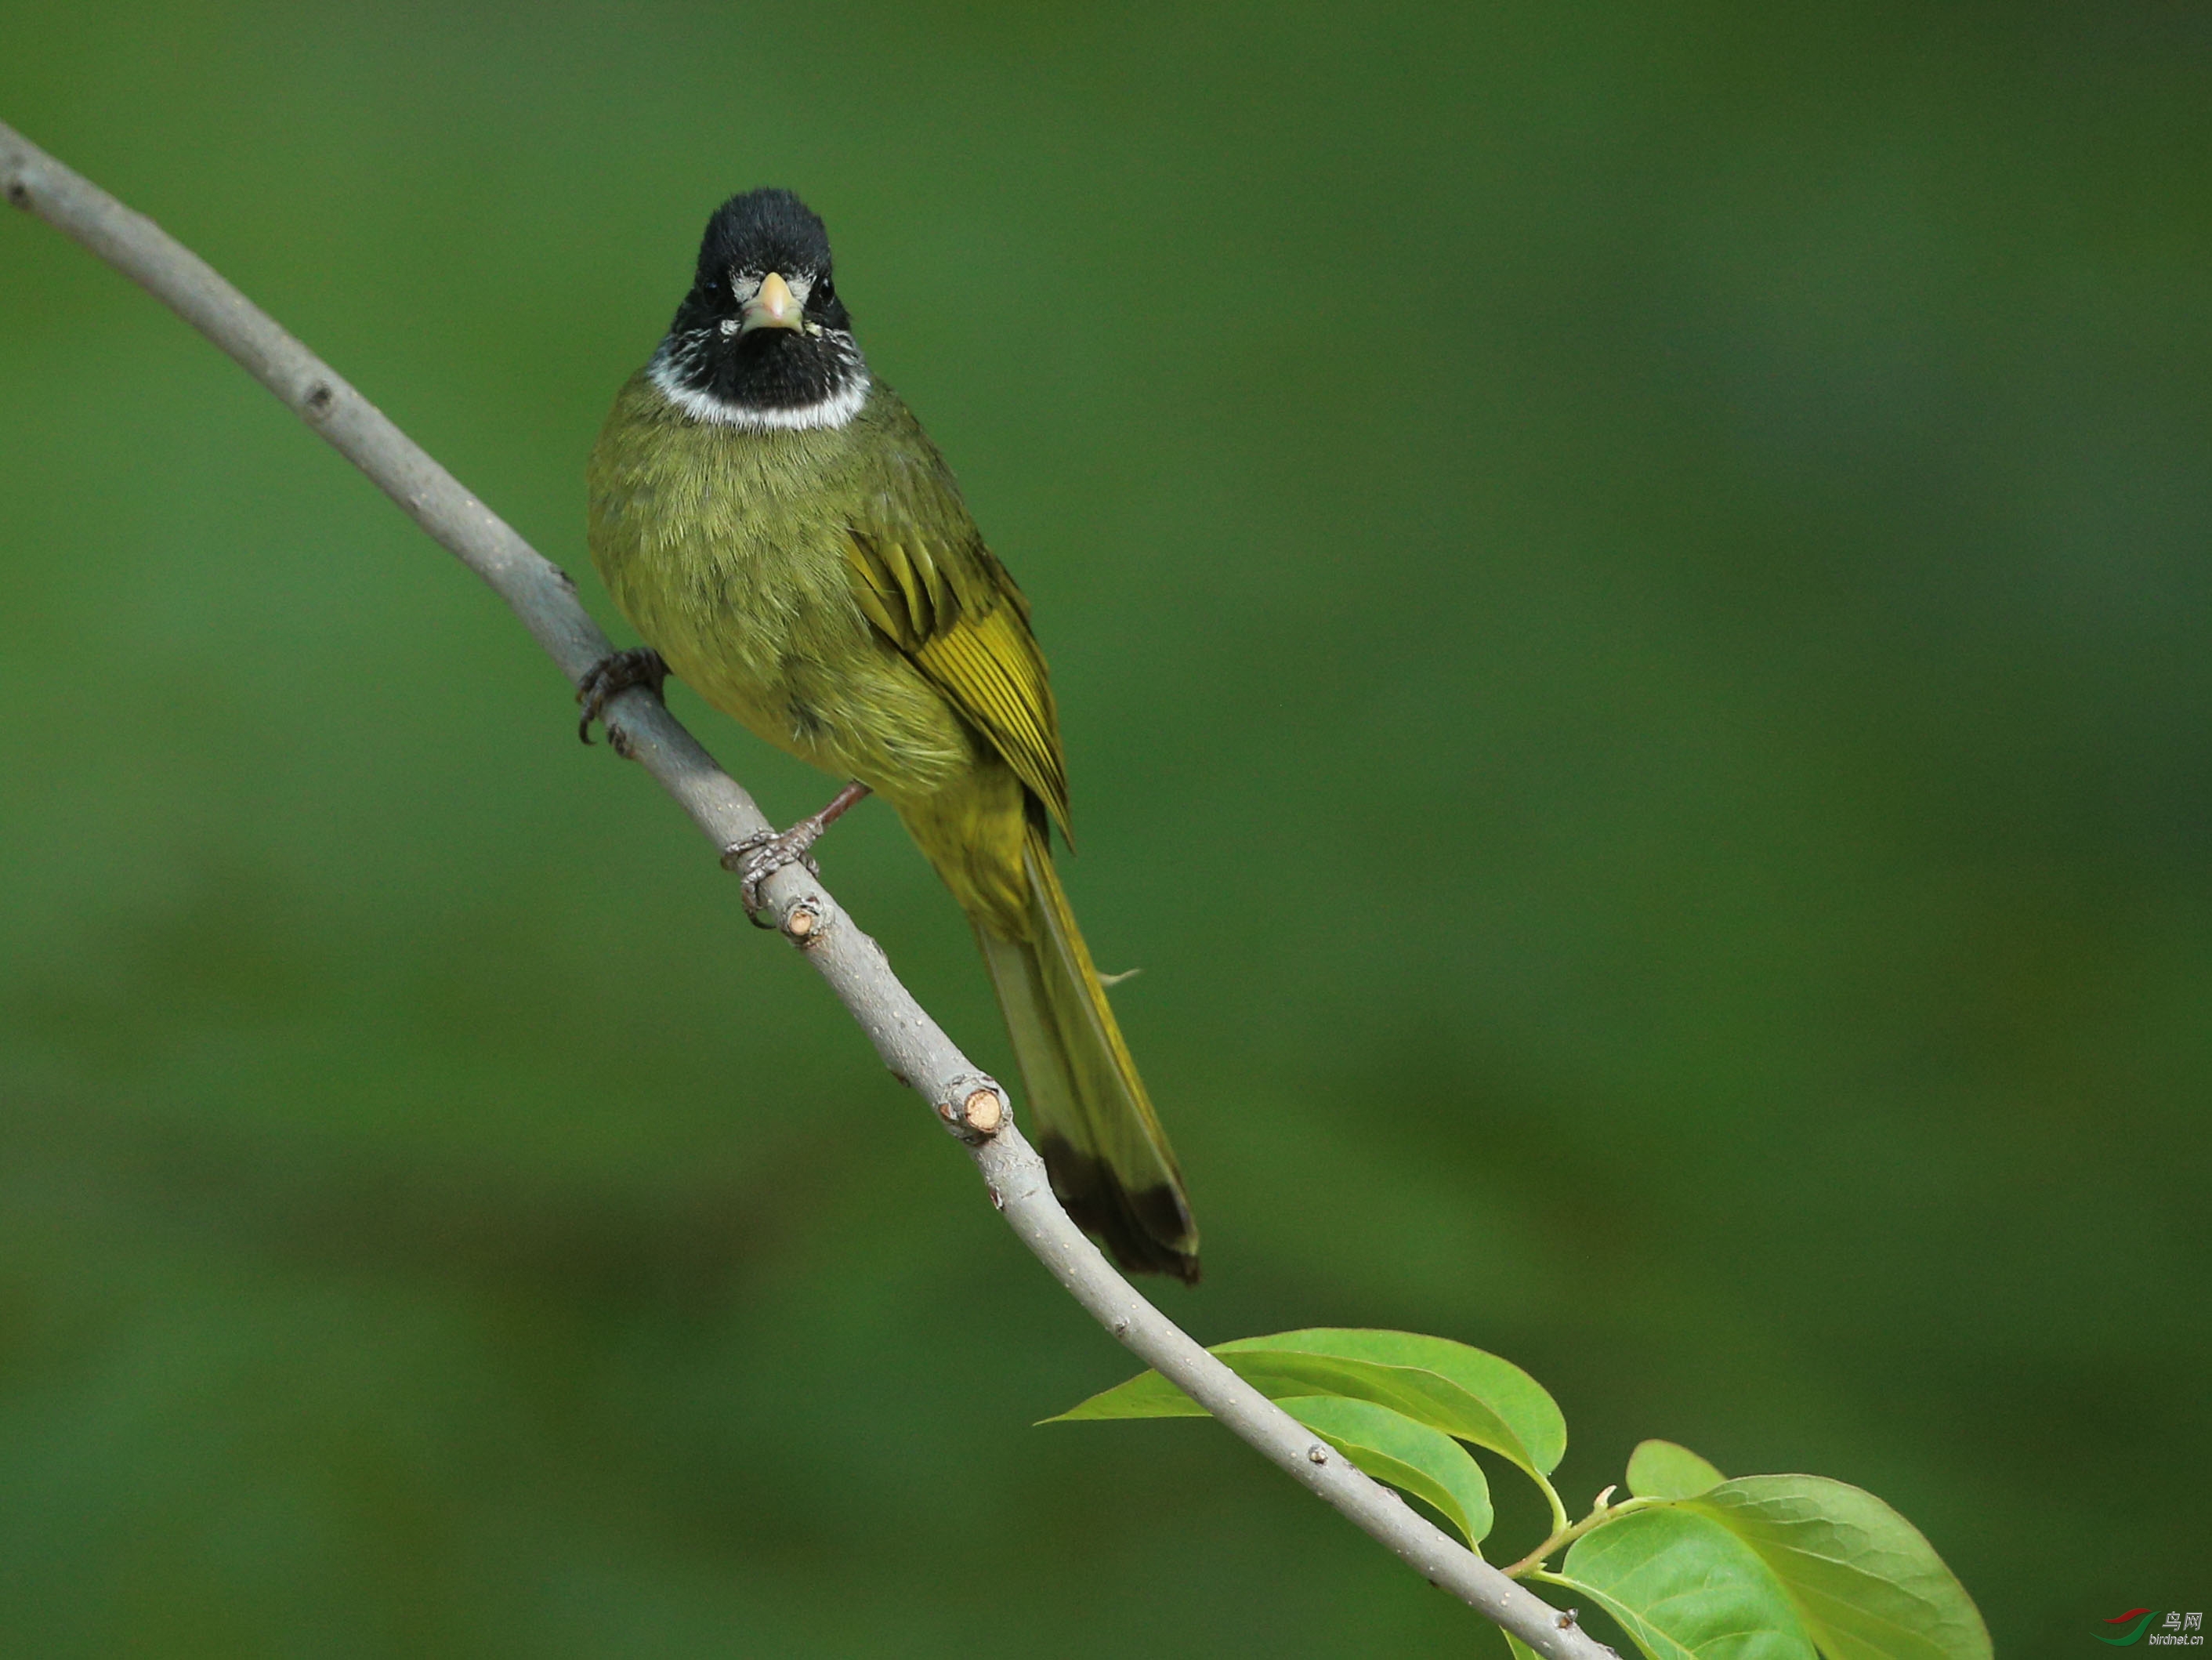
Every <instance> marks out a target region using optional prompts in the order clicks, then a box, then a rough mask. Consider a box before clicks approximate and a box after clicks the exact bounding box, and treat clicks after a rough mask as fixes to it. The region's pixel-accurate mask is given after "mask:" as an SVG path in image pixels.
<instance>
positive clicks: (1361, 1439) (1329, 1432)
mask: <svg viewBox="0 0 2212 1660" xmlns="http://www.w3.org/2000/svg"><path fill="white" fill-rule="evenodd" d="M1279 1405H1280V1406H1281V1407H1282V1408H1283V1410H1284V1411H1285V1412H1287V1413H1288V1414H1290V1415H1291V1417H1293V1418H1295V1419H1297V1420H1298V1422H1300V1423H1301V1424H1304V1426H1306V1427H1307V1428H1308V1429H1310V1430H1311V1431H1313V1432H1314V1433H1315V1434H1316V1435H1318V1436H1320V1437H1321V1438H1322V1439H1323V1440H1324V1441H1326V1442H1328V1444H1329V1445H1331V1446H1333V1447H1334V1448H1335V1449H1336V1450H1338V1451H1339V1452H1340V1453H1342V1454H1343V1455H1344V1456H1346V1457H1347V1458H1349V1459H1350V1460H1352V1462H1353V1463H1355V1464H1357V1465H1358V1467H1359V1468H1361V1469H1363V1470H1364V1471H1366V1472H1367V1474H1368V1475H1371V1476H1373V1477H1374V1478H1375V1479H1376V1481H1388V1482H1389V1484H1390V1485H1391V1486H1392V1487H1401V1488H1403V1489H1404V1490H1405V1491H1406V1492H1407V1493H1412V1494H1413V1496H1414V1497H1415V1498H1417V1499H1424V1500H1425V1501H1426V1502H1427V1503H1429V1504H1431V1505H1435V1506H1436V1507H1437V1510H1438V1511H1442V1512H1443V1515H1444V1516H1445V1517H1447V1518H1449V1521H1450V1522H1451V1524H1452V1525H1453V1526H1454V1527H1455V1528H1457V1529H1459V1530H1460V1532H1461V1533H1462V1534H1463V1535H1465V1536H1466V1539H1467V1542H1468V1544H1469V1545H1470V1546H1473V1545H1480V1543H1481V1542H1482V1541H1483V1540H1484V1539H1485V1538H1486V1537H1487V1536H1488V1535H1489V1533H1490V1523H1491V1515H1490V1483H1489V1482H1488V1481H1486V1480H1485V1479H1484V1477H1483V1474H1482V1466H1480V1464H1478V1463H1476V1462H1474V1459H1473V1458H1471V1457H1469V1456H1468V1450H1467V1449H1466V1448H1465V1447H1462V1445H1460V1444H1459V1443H1458V1442H1456V1441H1455V1440H1453V1439H1452V1438H1451V1437H1449V1435H1446V1434H1445V1433H1444V1432H1443V1431H1441V1430H1437V1429H1431V1427H1430V1426H1428V1425H1426V1424H1421V1423H1416V1422H1415V1421H1414V1420H1412V1419H1410V1418H1408V1417H1407V1416H1406V1415H1405V1414H1402V1413H1397V1412H1393V1411H1392V1410H1391V1409H1390V1408H1388V1407H1382V1406H1377V1405H1376V1403H1375V1402H1372V1401H1347V1400H1346V1399H1344V1398H1343V1397H1341V1396H1339V1395H1290V1396H1287V1397H1285V1399H1283V1400H1282V1401H1281V1402H1279Z"/></svg>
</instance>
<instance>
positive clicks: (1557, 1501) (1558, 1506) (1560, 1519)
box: [1528, 1470, 1611, 1534]
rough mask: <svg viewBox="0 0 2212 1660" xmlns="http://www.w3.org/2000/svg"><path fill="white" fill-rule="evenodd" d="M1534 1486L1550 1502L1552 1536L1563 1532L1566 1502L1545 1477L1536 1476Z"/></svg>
mask: <svg viewBox="0 0 2212 1660" xmlns="http://www.w3.org/2000/svg"><path fill="white" fill-rule="evenodd" d="M1528 1473H1529V1474H1530V1475H1536V1472H1535V1471H1534V1470H1530V1471H1529V1472H1528ZM1536 1485H1537V1486H1538V1487H1541V1488H1543V1490H1544V1497H1545V1498H1546V1499H1548V1500H1550V1501H1551V1505H1552V1531H1553V1533H1554V1534H1559V1533H1564V1532H1565V1531H1566V1529H1567V1525H1568V1517H1567V1506H1566V1501H1565V1499H1561V1498H1560V1497H1559V1489H1558V1488H1557V1487H1553V1485H1552V1483H1551V1481H1550V1480H1549V1479H1548V1478H1547V1477H1545V1476H1542V1475H1536ZM1607 1491H1608V1492H1610V1491H1611V1489H1610V1488H1608V1489H1607Z"/></svg>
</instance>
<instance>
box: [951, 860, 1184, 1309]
mask: <svg viewBox="0 0 2212 1660" xmlns="http://www.w3.org/2000/svg"><path fill="white" fill-rule="evenodd" d="M1022 866H1023V870H1024V874H1025V875H1026V877H1027V878H1028V882H1029V914H1028V921H1029V925H1030V927H1029V933H1030V937H1029V938H1028V939H1000V938H998V937H997V936H996V935H995V934H994V933H993V932H992V931H991V929H989V928H988V927H985V926H984V925H983V924H982V923H981V922H980V921H978V922H977V923H976V927H975V938H976V939H977V941H978V942H979V943H980V944H981V946H982V947H983V960H984V962H985V963H987V964H988V965H989V967H990V970H991V981H992V983H993V985H994V987H995V988H997V990H998V994H999V1007H1000V1009H1001V1010H1002V1011H1003V1012H1005V1014H1006V1030H1007V1031H1008V1032H1009V1033H1011V1034H1012V1037H1013V1040H1014V1056H1015V1058H1016V1059H1017V1060H1018V1061H1020V1062H1021V1068H1022V1081H1023V1082H1024V1084H1026V1085H1028V1086H1029V1098H1030V1110H1031V1111H1032V1113H1033V1114H1034V1115H1035V1117H1036V1129H1037V1142H1038V1146H1039V1150H1040V1151H1041V1152H1043V1154H1044V1162H1045V1168H1046V1169H1047V1170H1048V1171H1050V1172H1051V1174H1052V1187H1053V1191H1054V1193H1056V1194H1058V1195H1060V1203H1061V1204H1063V1205H1065V1206H1066V1207H1067V1212H1068V1214H1069V1215H1071V1216H1073V1218H1074V1219H1076V1220H1077V1221H1078V1222H1079V1223H1080V1224H1082V1225H1083V1226H1084V1227H1085V1228H1087V1229H1089V1230H1090V1231H1091V1232H1092V1233H1094V1234H1097V1236H1098V1237H1099V1238H1100V1239H1101V1240H1103V1242H1104V1243H1105V1245H1106V1248H1107V1250H1109V1251H1111V1252H1112V1253H1113V1255H1114V1259H1115V1261H1116V1262H1119V1263H1121V1266H1122V1267H1123V1268H1127V1269H1128V1270H1129V1271H1130V1272H1131V1273H1133V1274H1174V1275H1175V1276H1176V1278H1177V1279H1179V1280H1182V1281H1183V1282H1184V1283H1185V1284H1187V1285H1195V1284H1196V1283H1197V1282H1198V1224H1197V1223H1196V1222H1194V1221H1193V1220H1192V1219H1191V1214H1190V1201H1189V1200H1188V1198H1187V1197H1186V1196H1185V1195H1184V1193H1183V1188H1182V1171H1179V1170H1177V1169H1176V1159H1175V1153H1174V1152H1173V1150H1172V1149H1170V1147H1169V1146H1168V1138H1167V1133H1166V1132H1165V1131H1164V1130H1163V1129H1161V1128H1160V1121H1159V1117H1158V1115H1157V1114H1155V1113H1154V1112H1153V1110H1152V1100H1151V1098H1150V1097H1148V1096H1147V1095H1146V1093H1145V1085H1144V1082H1143V1080H1142V1079H1139V1077H1138V1076H1137V1067H1136V1063H1135V1062H1134V1061H1132V1060H1130V1058H1129V1049H1128V1045H1127V1044H1126V1043H1123V1042H1122V1041H1121V1027H1119V1026H1118V1025H1115V1022H1114V1011H1113V1009H1112V1008H1111V1007H1110V1006H1109V1005H1108V1004H1107V1001H1106V988H1105V987H1104V986H1103V985H1101V984H1100V983H1099V981H1098V970H1097V969H1095V968H1093V967H1092V966H1091V951H1090V947H1088V946H1085V944H1084V943H1083V935H1082V934H1081V933H1079V931H1078V930H1077V928H1076V926H1075V915H1074V913H1073V912H1072V911H1070V910H1069V909H1068V908H1067V896H1066V894H1065V893H1064V892H1062V891H1060V878H1059V877H1058V876H1056V875H1054V873H1053V868H1052V854H1051V851H1050V849H1049V848H1048V846H1047V844H1046V842H1045V839H1044V833H1043V830H1042V827H1038V826H1032V827H1031V828H1030V831H1029V835H1028V839H1027V842H1026V843H1025V845H1024V849H1023V854H1022Z"/></svg>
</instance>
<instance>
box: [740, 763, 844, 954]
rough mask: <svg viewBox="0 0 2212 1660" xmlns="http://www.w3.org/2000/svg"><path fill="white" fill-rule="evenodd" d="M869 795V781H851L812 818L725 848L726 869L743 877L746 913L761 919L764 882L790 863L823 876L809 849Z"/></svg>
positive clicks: (742, 888)
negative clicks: (825, 831)
mask: <svg viewBox="0 0 2212 1660" xmlns="http://www.w3.org/2000/svg"><path fill="white" fill-rule="evenodd" d="M866 794H868V787H867V786H866V784H862V783H859V782H854V783H850V784H848V785H846V786H845V787H844V788H842V789H841V790H839V791H838V792H837V794H836V795H834V796H833V797H831V798H830V801H829V806H826V807H824V808H823V809H822V811H821V812H817V813H816V814H815V815H814V816H813V817H812V818H802V819H800V820H799V822H798V823H797V824H793V826H792V827H791V828H790V829H789V830H782V831H776V830H763V831H762V832H761V833H760V834H759V835H758V836H747V837H746V838H745V839H744V841H742V842H732V843H731V844H730V845H729V846H728V847H726V848H723V849H722V868H723V869H724V870H726V871H733V872H735V873H737V875H738V878H739V879H740V881H741V885H740V887H739V889H738V892H739V893H740V894H741V895H743V897H744V902H745V914H746V915H749V916H752V917H753V918H754V919H755V920H756V921H758V913H759V910H760V908H761V884H762V883H763V882H765V881H767V880H768V879H769V876H771V875H772V874H774V873H775V872H777V871H780V870H781V869H782V868H783V867H784V866H786V865H804V866H806V868H807V869H809V870H811V871H813V872H814V873H815V874H816V875H817V876H819V875H821V874H822V873H821V871H820V870H819V869H817V867H816V866H815V863H814V861H813V860H811V859H810V858H808V857H807V849H808V848H811V847H812V846H813V845H814V844H815V843H816V842H818V841H820V840H821V839H822V832H823V830H828V829H829V826H830V825H832V824H836V822H837V821H838V820H839V819H840V818H843V817H844V816H845V814H846V813H847V812H849V811H850V810H851V809H852V807H853V806H854V805H855V804H856V803H858V802H859V801H860V800H861V799H862V798H863V797H865V796H866ZM763 926H766V925H765V924H763Z"/></svg>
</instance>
